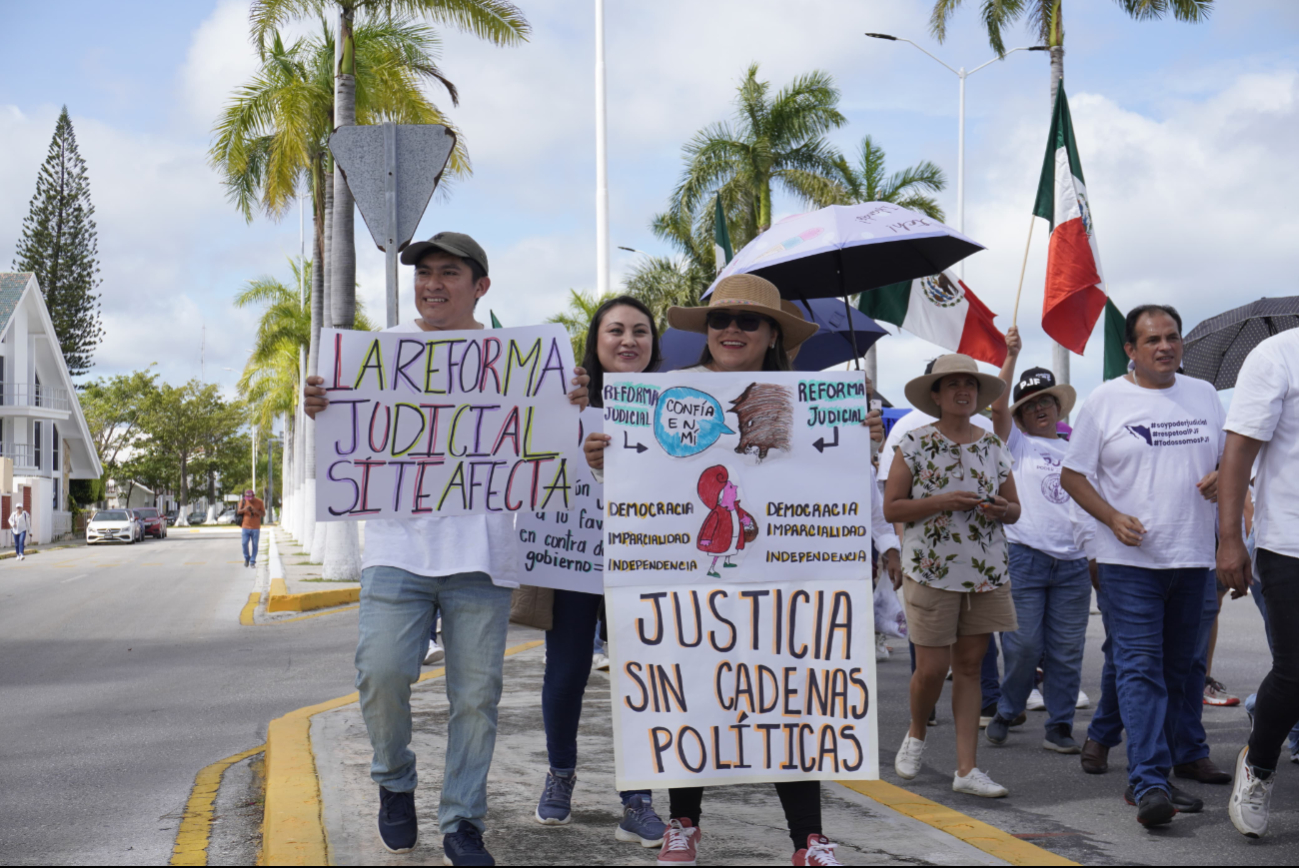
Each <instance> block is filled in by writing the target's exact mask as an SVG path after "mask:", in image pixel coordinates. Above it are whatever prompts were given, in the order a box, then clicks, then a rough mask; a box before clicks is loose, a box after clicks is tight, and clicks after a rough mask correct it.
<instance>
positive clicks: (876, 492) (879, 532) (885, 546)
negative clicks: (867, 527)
mask: <svg viewBox="0 0 1299 868" xmlns="http://www.w3.org/2000/svg"><path fill="white" fill-rule="evenodd" d="M868 469H869V470H870V472H871V542H873V543H875V548H876V549H877V550H878V551H879V553H880V554H884V553H885V552H886V551H888V550H889V549H897V550H898V552H899V553H901V552H902V541H901V540H899V539H898V534H897V531H895V530H894V529H893V525H891V524H889V523H888V522H887V521H885V520H884V491H883V486H881V485H880V483H879V480H878V479H876V478H875V467H874V465H871V466H869V468H868Z"/></svg>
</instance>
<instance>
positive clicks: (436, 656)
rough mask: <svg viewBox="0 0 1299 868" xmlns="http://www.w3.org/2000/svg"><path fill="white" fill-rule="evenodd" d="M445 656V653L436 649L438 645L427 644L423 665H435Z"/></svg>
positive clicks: (434, 643)
mask: <svg viewBox="0 0 1299 868" xmlns="http://www.w3.org/2000/svg"><path fill="white" fill-rule="evenodd" d="M446 656H447V655H446V652H445V651H443V650H442V649H441V648H440V647H438V643H436V642H429V643H428V652H427V653H426V654H425V655H424V665H425V666H429V665H432V664H434V663H437V662H439V661H441V660H442V659H443V658H444V657H446Z"/></svg>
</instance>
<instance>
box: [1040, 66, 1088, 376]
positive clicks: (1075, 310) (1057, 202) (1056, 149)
mask: <svg viewBox="0 0 1299 868" xmlns="http://www.w3.org/2000/svg"><path fill="white" fill-rule="evenodd" d="M1033 213H1034V214H1035V215H1037V216H1038V217H1041V218H1043V219H1044V220H1046V221H1047V222H1048V223H1050V224H1051V245H1050V248H1049V249H1048V251H1047V257H1046V292H1045V294H1044V296H1043V298H1042V329H1043V330H1044V331H1045V332H1046V333H1047V334H1048V335H1050V336H1051V337H1052V338H1054V339H1055V341H1056V343H1058V344H1060V345H1061V346H1063V347H1067V348H1068V349H1070V350H1072V351H1073V352H1075V353H1077V354H1078V355H1080V356H1081V355H1082V353H1083V350H1084V349H1086V347H1087V338H1088V337H1089V336H1090V335H1091V333H1092V329H1093V328H1094V327H1095V326H1096V320H1097V319H1099V318H1100V315H1101V311H1102V310H1104V309H1105V278H1104V277H1103V276H1102V275H1101V257H1100V252H1099V250H1098V249H1097V246H1096V235H1095V233H1094V227H1093V225H1092V215H1091V207H1090V203H1089V201H1088V199H1087V185H1086V184H1085V183H1084V182H1083V172H1082V165H1081V163H1079V161H1078V146H1077V143H1076V142H1075V141H1074V137H1073V120H1072V119H1071V118H1070V116H1069V102H1068V100H1066V99H1065V96H1064V82H1063V81H1062V82H1060V88H1059V90H1057V91H1056V96H1055V113H1054V115H1053V116H1052V118H1051V132H1050V134H1049V135H1048V136H1047V141H1046V159H1045V160H1044V161H1043V163H1042V179H1041V181H1039V182H1038V187H1037V202H1036V204H1035V205H1034V206H1033Z"/></svg>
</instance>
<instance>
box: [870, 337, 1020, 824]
mask: <svg viewBox="0 0 1299 868" xmlns="http://www.w3.org/2000/svg"><path fill="white" fill-rule="evenodd" d="M1005 388H1006V384H1005V383H1004V382H1002V381H1001V380H1000V379H998V378H997V377H994V376H992V375H990V374H981V373H979V369H978V365H976V364H975V362H974V359H971V358H970V357H969V356H965V355H961V354H952V355H948V356H943V357H941V358H940V359H938V361H936V362H935V363H934V368H933V372H932V373H931V374H928V375H926V376H923V377H917V378H916V379H914V380H912V381H911V382H909V383H907V388H906V394H907V400H909V401H910V402H911V405H912V406H913V407H915V408H916V409H917V410H920V411H921V412H922V413H928V414H929V415H931V416H937V417H938V421H937V422H935V423H934V424H932V425H926V426H925V427H923V428H917V429H915V430H914V431H911V432H909V433H908V434H907V435H906V436H905V437H903V439H902V443H901V445H900V446H899V448H898V450H897V452H896V453H894V456H893V466H892V467H891V468H890V470H889V478H888V482H887V483H886V485H885V489H884V517H885V518H886V519H887V520H889V521H892V522H897V523H901V524H904V525H905V529H904V531H903V535H902V571H903V574H904V576H905V578H904V579H903V599H904V601H905V603H906V611H907V627H908V630H909V633H910V638H911V641H912V642H913V643H914V644H915V646H916V671H915V673H914V674H913V675H912V676H911V727H910V730H909V732H908V733H907V736H906V738H905V739H903V742H902V748H901V749H900V750H899V751H898V755H897V760H896V763H895V768H896V770H897V773H898V776H899V777H902V778H906V779H908V780H910V779H911V778H914V777H915V776H916V775H917V774H919V772H920V759H921V756H922V755H923V753H924V749H925V735H926V730H927V726H926V722H927V719H928V716H929V710H930V709H931V708H933V707H934V704H935V703H936V702H937V701H938V697H939V695H940V694H941V693H942V690H943V681H944V679H945V678H946V676H947V671H948V668H949V667H950V668H951V672H952V715H953V717H954V718H955V720H956V759H957V769H956V777H955V779H954V780H953V782H952V789H953V790H954V791H956V792H958V793H968V794H970V795H975V796H984V797H989V798H1000V797H1002V796H1005V795H1007V793H1008V792H1009V791H1008V790H1007V789H1006V788H1005V787H1003V786H1001V785H1000V784H997V783H995V782H994V781H992V779H990V778H989V777H988V776H987V775H986V774H984V773H983V772H982V771H980V770H979V769H978V768H977V767H976V765H975V763H976V760H977V749H978V741H979V709H980V705H981V699H982V694H981V691H980V686H979V670H980V667H981V664H982V662H983V655H984V654H985V653H986V652H987V650H988V635H989V634H990V633H994V632H997V633H1000V632H1005V631H1010V630H1015V629H1016V628H1017V626H1018V625H1017V623H1016V620H1015V605H1014V602H1013V601H1012V599H1011V596H1010V575H1009V570H1008V569H1007V549H1006V534H1005V531H1004V530H1003V528H1002V525H1004V524H1013V523H1014V522H1015V521H1016V520H1017V519H1018V518H1019V498H1018V496H1017V495H1016V493H1015V480H1014V477H1013V476H1012V475H1011V472H1010V466H1011V462H1010V456H1009V455H1008V454H1007V453H1006V449H1005V446H1004V445H1003V444H1002V442H1001V440H1000V439H999V438H998V437H997V436H996V435H995V434H992V433H991V432H989V431H985V430H983V429H982V428H979V427H977V426H975V425H973V424H971V422H970V417H971V416H973V415H974V414H975V413H977V412H978V411H979V410H982V409H983V408H985V407H987V406H989V405H990V404H991V403H992V402H993V401H994V400H996V399H997V397H999V396H1000V395H1001V393H1002V390H1004V389H1005Z"/></svg>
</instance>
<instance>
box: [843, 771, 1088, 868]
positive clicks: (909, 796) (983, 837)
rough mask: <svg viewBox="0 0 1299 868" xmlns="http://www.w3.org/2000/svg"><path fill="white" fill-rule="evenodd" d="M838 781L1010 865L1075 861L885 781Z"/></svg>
mask: <svg viewBox="0 0 1299 868" xmlns="http://www.w3.org/2000/svg"><path fill="white" fill-rule="evenodd" d="M839 783H840V784H841V785H843V786H845V787H847V788H848V789H850V790H853V791H854V792H858V793H861V794H862V795H863V796H868V797H869V798H872V799H874V800H875V801H877V802H879V803H880V804H881V805H884V806H885V807H888V808H892V809H893V810H895V811H897V812H898V813H899V814H904V815H906V816H908V817H911V818H912V819H914V820H919V821H920V822H922V823H925V824H927V825H930V826H933V827H934V828H935V829H938V830H939V831H942V832H946V833H947V834H949V835H953V836H955V837H957V838H960V839H961V840H962V841H964V842H965V843H967V844H969V845H970V846H971V847H976V848H978V849H980V850H982V851H983V852H985V853H987V854H989V855H991V856H996V857H997V858H998V859H1002V860H1004V861H1006V862H1009V863H1010V864H1011V865H1077V864H1078V863H1077V862H1071V861H1069V860H1068V859H1066V858H1064V857H1063V856H1059V855H1057V854H1055V853H1052V852H1051V851H1050V850H1044V849H1042V848H1041V847H1038V846H1035V845H1033V844H1030V843H1028V842H1027V841H1022V840H1020V839H1019V838H1016V837H1015V836H1014V835H1011V834H1010V833H1008V832H1003V831H1002V830H1001V829H998V828H997V827H996V826H990V825H988V824H987V823H985V822H983V821H982V820H976V819H974V818H973V817H967V816H966V815H965V814H962V813H961V812H960V811H954V810H952V809H951V808H949V807H946V806H945V805H940V804H938V803H937V802H934V801H930V800H929V799H926V798H925V797H924V796H919V795H916V794H915V793H912V792H909V791H907V790H904V789H902V788H901V787H898V786H894V785H893V784H890V783H888V782H887V781H839Z"/></svg>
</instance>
